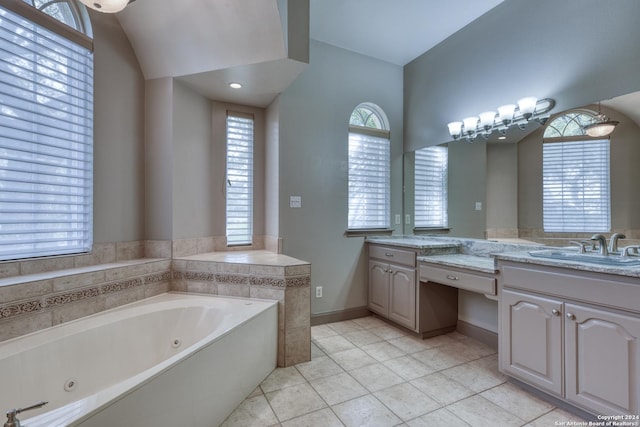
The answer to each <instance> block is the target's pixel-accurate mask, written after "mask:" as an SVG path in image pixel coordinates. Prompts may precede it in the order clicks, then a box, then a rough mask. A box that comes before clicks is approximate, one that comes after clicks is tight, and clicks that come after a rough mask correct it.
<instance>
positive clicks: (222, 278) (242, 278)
mask: <svg viewBox="0 0 640 427" xmlns="http://www.w3.org/2000/svg"><path fill="white" fill-rule="evenodd" d="M173 278H174V279H175V280H193V281H198V282H215V283H225V284H231V285H246V284H249V285H254V286H268V287H272V288H300V287H305V286H311V276H309V275H305V276H296V277H260V276H247V275H241V274H216V273H205V272H200V271H174V272H173Z"/></svg>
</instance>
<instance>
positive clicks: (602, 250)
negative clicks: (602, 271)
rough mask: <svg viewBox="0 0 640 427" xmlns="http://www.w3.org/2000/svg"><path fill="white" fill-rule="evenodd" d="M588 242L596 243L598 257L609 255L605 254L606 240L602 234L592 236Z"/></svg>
mask: <svg viewBox="0 0 640 427" xmlns="http://www.w3.org/2000/svg"><path fill="white" fill-rule="evenodd" d="M589 240H595V241H597V242H598V249H599V251H600V255H609V253H608V252H607V239H606V238H605V237H604V236H603V235H602V234H594V235H593V236H591V239H589Z"/></svg>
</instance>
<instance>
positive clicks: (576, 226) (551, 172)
mask: <svg viewBox="0 0 640 427" xmlns="http://www.w3.org/2000/svg"><path fill="white" fill-rule="evenodd" d="M543 211H544V231H546V232H607V231H609V229H610V214H609V212H610V210H609V140H607V139H605V140H590V141H565V142H553V143H550V142H547V143H545V144H544V145H543Z"/></svg>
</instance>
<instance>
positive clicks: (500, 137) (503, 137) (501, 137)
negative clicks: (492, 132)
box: [498, 136, 507, 139]
mask: <svg viewBox="0 0 640 427" xmlns="http://www.w3.org/2000/svg"><path fill="white" fill-rule="evenodd" d="M498 139H507V137H506V136H499V137H498Z"/></svg>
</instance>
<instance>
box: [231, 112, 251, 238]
mask: <svg viewBox="0 0 640 427" xmlns="http://www.w3.org/2000/svg"><path fill="white" fill-rule="evenodd" d="M252 240H253V117H250V116H245V115H241V114H236V113H229V114H228V116H227V244H228V245H230V246H232V245H249V244H251V243H252Z"/></svg>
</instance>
